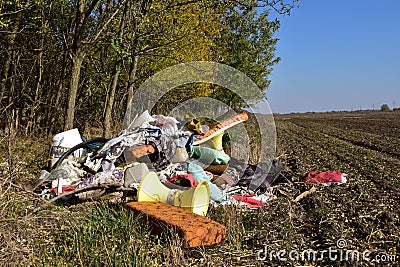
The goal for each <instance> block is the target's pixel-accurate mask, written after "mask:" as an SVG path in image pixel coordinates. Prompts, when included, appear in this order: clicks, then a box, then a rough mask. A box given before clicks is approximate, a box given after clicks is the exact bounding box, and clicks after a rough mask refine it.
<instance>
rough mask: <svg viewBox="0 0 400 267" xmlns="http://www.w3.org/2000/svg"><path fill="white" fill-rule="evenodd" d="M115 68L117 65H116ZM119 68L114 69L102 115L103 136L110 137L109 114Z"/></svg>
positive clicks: (111, 108) (112, 103) (110, 113)
mask: <svg viewBox="0 0 400 267" xmlns="http://www.w3.org/2000/svg"><path fill="white" fill-rule="evenodd" d="M116 68H117V67H116ZM119 74H120V70H119V69H116V70H115V74H114V77H113V79H112V84H111V90H110V95H109V97H108V101H107V107H106V113H105V116H104V125H103V136H104V137H105V138H110V137H111V115H112V110H113V106H114V98H115V92H116V90H117V84H118V78H119Z"/></svg>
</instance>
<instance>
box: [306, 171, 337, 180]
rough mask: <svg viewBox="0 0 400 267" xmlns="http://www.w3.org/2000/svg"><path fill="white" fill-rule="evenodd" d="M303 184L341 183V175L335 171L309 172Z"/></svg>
mask: <svg viewBox="0 0 400 267" xmlns="http://www.w3.org/2000/svg"><path fill="white" fill-rule="evenodd" d="M303 182H310V183H341V182H342V173H341V172H337V171H326V172H309V173H308V174H307V177H306V178H305V179H304V180H303Z"/></svg>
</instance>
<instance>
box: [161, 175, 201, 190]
mask: <svg viewBox="0 0 400 267" xmlns="http://www.w3.org/2000/svg"><path fill="white" fill-rule="evenodd" d="M164 185H165V186H166V187H168V188H172V189H175V188H180V187H187V188H194V187H196V186H197V185H198V182H197V181H196V180H195V179H194V177H193V175H191V174H180V175H175V176H173V177H171V178H169V179H168V180H167V181H166V182H164Z"/></svg>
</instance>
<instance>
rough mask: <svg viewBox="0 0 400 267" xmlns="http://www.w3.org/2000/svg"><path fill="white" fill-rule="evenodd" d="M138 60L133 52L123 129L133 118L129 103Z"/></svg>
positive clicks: (133, 91) (133, 88) (133, 89)
mask: <svg viewBox="0 0 400 267" xmlns="http://www.w3.org/2000/svg"><path fill="white" fill-rule="evenodd" d="M138 60H139V56H138V55H137V54H136V52H135V54H134V55H133V59H132V64H131V68H130V71H129V80H128V99H127V101H126V110H125V121H124V127H127V126H128V125H129V124H130V123H131V121H132V119H133V118H134V116H133V114H132V105H131V102H132V98H133V94H134V93H135V80H136V71H137V65H138Z"/></svg>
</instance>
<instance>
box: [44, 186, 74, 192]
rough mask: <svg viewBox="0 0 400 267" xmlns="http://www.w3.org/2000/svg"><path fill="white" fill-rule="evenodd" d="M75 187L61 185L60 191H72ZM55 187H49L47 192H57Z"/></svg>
mask: <svg viewBox="0 0 400 267" xmlns="http://www.w3.org/2000/svg"><path fill="white" fill-rule="evenodd" d="M75 189H76V186H75V185H71V186H63V187H62V192H63V193H65V192H68V191H73V190H75ZM57 191H58V190H57V187H54V188H52V189H50V190H49V192H53V193H55V194H57Z"/></svg>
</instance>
